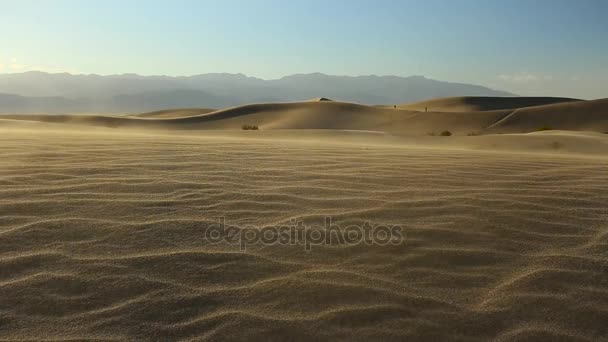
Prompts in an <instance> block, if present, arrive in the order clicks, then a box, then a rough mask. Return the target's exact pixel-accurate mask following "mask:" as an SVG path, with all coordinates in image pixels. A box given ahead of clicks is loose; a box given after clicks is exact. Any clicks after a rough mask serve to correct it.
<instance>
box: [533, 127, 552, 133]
mask: <svg viewBox="0 0 608 342" xmlns="http://www.w3.org/2000/svg"><path fill="white" fill-rule="evenodd" d="M552 129H553V127H551V126H549V125H544V126H540V127H538V128H537V129H536V131H537V132H540V131H550V130H552Z"/></svg>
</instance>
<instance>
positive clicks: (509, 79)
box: [0, 0, 608, 98]
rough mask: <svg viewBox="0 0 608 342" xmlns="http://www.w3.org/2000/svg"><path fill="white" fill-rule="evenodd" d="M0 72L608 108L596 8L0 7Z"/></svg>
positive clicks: (385, 4)
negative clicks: (467, 92)
mask: <svg viewBox="0 0 608 342" xmlns="http://www.w3.org/2000/svg"><path fill="white" fill-rule="evenodd" d="M0 33H1V34H0V72H22V71H27V70H42V71H49V72H62V71H67V72H71V73H87V74H88V73H96V74H120V73H138V74H143V75H193V74H201V73H208V72H230V73H239V72H240V73H244V74H246V75H249V76H256V77H260V78H265V79H270V78H278V77H281V76H284V75H288V74H294V73H309V72H323V73H327V74H335V75H368V74H377V75H399V76H409V75H424V76H427V77H430V78H435V79H439V80H445V81H454V82H465V83H474V84H481V85H485V86H489V87H493V88H497V89H501V90H508V91H512V92H515V93H518V94H521V95H554V96H572V97H582V98H600V97H608V1H607V0H488V1H485V0H444V1H439V0H430V1H429V0H415V1H414V0H409V1H408V0H392V1H391V0H375V1H373V0H365V1H363V0H326V1H320V0H266V1H254V0H240V1H231V0H216V1H204V0H196V1H179V0H176V1H154V0H140V1H127V0H122V1H111V0H110V1H109V0H103V1H102V0H95V1H87V0H80V1H59V0H43V1H29V0H6V1H5V0H0Z"/></svg>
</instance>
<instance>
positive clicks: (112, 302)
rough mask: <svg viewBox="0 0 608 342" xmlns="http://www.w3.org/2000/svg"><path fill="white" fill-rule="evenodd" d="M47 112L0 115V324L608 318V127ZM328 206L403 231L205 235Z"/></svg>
mask: <svg viewBox="0 0 608 342" xmlns="http://www.w3.org/2000/svg"><path fill="white" fill-rule="evenodd" d="M361 115H362V117H361V120H363V119H365V117H364V115H365V112H363V114H361ZM59 126H60V125H57V124H51V123H48V124H41V123H39V122H29V121H20V122H18V123H16V122H14V121H12V120H4V121H3V123H2V124H0V151H1V153H0V155H1V157H2V158H0V185H1V187H0V192H1V194H2V195H1V196H0V298H1V299H0V339H7V340H19V339H29V340H40V339H83V338H88V339H101V340H125V339H129V340H166V339H184V340H188V339H192V340H201V339H203V340H248V339H252V338H258V339H263V340H304V339H311V340H336V339H345V340H361V341H369V340H404V339H407V338H411V339H412V340H435V341H438V340H462V341H470V340H487V339H495V340H498V341H514V340H531V341H541V340H547V341H549V340H551V341H555V340H581V341H583V340H589V341H591V340H599V339H602V338H606V337H607V336H608V326H607V325H606V322H608V291H607V290H606V289H607V286H608V268H607V262H608V217H607V215H608V210H607V208H608V159H607V158H606V155H608V154H606V151H607V150H606V146H608V145H607V141H608V135H602V134H599V133H567V132H550V133H535V134H513V135H510V134H509V135H501V136H493V135H490V136H481V137H424V138H416V139H409V138H407V137H398V136H393V135H389V134H386V133H377V132H353V131H327V130H321V131H314V130H298V131H296V130H291V131H290V130H277V131H259V132H244V131H215V132H211V131H209V132H206V133H204V134H203V133H200V132H192V133H188V134H185V133H184V132H181V133H178V134H173V133H169V132H164V133H154V132H151V131H149V132H146V131H143V130H142V131H139V132H132V131H128V130H111V129H97V130H94V129H90V128H88V129H84V128H82V127H80V126H79V128H78V129H74V130H72V129H67V128H64V126H61V128H58V127H59ZM369 130H371V131H373V130H374V129H371V128H370V129H369ZM186 133H187V132H186ZM556 141H557V142H559V143H560V144H561V145H556V144H554V142H556ZM590 142H591V143H590ZM326 216H329V217H331V218H332V220H333V221H332V222H333V223H334V224H336V225H339V226H340V227H342V228H341V229H343V227H346V226H348V225H353V224H356V225H363V224H364V223H365V222H371V223H373V224H379V225H387V226H389V225H398V226H400V227H402V229H403V233H404V234H403V236H404V240H403V241H402V243H398V244H388V245H380V244H371V245H369V244H357V245H349V244H344V243H338V242H336V243H330V244H327V245H323V246H312V247H311V250H310V251H305V249H304V248H303V246H301V245H290V244H282V245H278V244H275V245H272V246H264V245H262V244H259V243H258V244H255V245H251V246H248V247H247V248H246V249H245V250H242V249H241V248H240V247H239V246H238V245H235V244H232V243H225V242H220V243H211V242H209V241H208V240H206V239H205V232H206V229H205V228H206V227H208V224H213V223H214V222H217V220H218V218H220V217H224V218H225V220H226V222H228V223H229V224H231V225H233V226H235V227H238V229H245V227H263V226H267V225H280V224H289V223H290V222H291V220H292V219H298V220H302V221H303V222H305V223H306V224H318V225H321V224H322V223H323V222H324V219H325V217H326Z"/></svg>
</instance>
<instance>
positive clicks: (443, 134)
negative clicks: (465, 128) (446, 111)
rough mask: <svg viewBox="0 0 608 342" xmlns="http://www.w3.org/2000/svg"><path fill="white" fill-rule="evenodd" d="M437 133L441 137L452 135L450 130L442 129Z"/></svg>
mask: <svg viewBox="0 0 608 342" xmlns="http://www.w3.org/2000/svg"><path fill="white" fill-rule="evenodd" d="M439 135H441V136H442V137H449V136H450V135H452V132H450V131H443V132H441V133H439Z"/></svg>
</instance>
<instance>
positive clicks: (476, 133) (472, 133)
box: [467, 132, 480, 137]
mask: <svg viewBox="0 0 608 342" xmlns="http://www.w3.org/2000/svg"><path fill="white" fill-rule="evenodd" d="M467 135H468V136H470V137H475V136H478V135H480V134H479V132H470V133H468V134H467Z"/></svg>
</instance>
